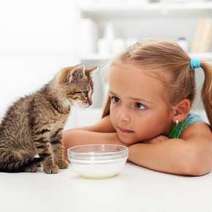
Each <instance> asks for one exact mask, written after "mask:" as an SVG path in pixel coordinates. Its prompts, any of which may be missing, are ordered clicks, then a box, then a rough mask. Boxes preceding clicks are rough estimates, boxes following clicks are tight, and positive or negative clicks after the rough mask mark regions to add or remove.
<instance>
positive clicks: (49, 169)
mask: <svg viewBox="0 0 212 212" xmlns="http://www.w3.org/2000/svg"><path fill="white" fill-rule="evenodd" d="M43 171H44V172H45V173H46V174H57V173H58V172H59V168H58V166H57V165H56V164H55V165H44V166H43Z"/></svg>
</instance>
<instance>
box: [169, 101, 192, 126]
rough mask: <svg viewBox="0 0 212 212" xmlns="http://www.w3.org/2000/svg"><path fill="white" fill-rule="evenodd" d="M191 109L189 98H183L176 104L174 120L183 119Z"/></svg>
mask: <svg viewBox="0 0 212 212" xmlns="http://www.w3.org/2000/svg"><path fill="white" fill-rule="evenodd" d="M190 109H191V101H190V100H189V99H183V100H181V101H180V102H179V103H178V104H177V105H175V106H174V115H173V122H176V121H179V122H180V121H183V120H184V119H185V118H186V117H187V115H188V113H189V112H190Z"/></svg>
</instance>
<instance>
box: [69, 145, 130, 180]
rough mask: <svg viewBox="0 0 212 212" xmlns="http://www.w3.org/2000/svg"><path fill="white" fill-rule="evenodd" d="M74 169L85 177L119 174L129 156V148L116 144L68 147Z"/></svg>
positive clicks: (104, 176) (103, 176) (106, 176)
mask: <svg viewBox="0 0 212 212" xmlns="http://www.w3.org/2000/svg"><path fill="white" fill-rule="evenodd" d="M68 157H69V160H70V162H71V167H72V169H73V170H74V171H75V172H76V173H77V174H79V175H80V176H81V177H85V178H96V179H97V178H108V177H113V176H115V175H118V174H119V173H120V172H121V170H122V169H123V168H124V166H125V164H126V161H127V158H128V148H127V147H126V146H123V145H115V144H88V145H78V146H74V147H71V148H69V149H68Z"/></svg>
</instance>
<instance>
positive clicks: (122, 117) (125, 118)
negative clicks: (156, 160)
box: [119, 110, 131, 123]
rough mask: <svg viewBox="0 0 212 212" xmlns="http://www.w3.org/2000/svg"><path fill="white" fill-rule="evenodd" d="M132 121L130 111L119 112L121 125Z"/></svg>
mask: <svg viewBox="0 0 212 212" xmlns="http://www.w3.org/2000/svg"><path fill="white" fill-rule="evenodd" d="M130 120H131V118H130V114H129V112H128V111H126V110H120V111H119V121H120V122H121V123H129V122H130Z"/></svg>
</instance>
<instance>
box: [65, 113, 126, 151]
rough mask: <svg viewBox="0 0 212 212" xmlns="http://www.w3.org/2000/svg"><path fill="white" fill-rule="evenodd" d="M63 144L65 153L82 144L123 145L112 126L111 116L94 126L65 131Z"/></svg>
mask: <svg viewBox="0 0 212 212" xmlns="http://www.w3.org/2000/svg"><path fill="white" fill-rule="evenodd" d="M62 143H63V145H64V147H65V153H67V149H68V148H70V147H72V146H75V145H80V144H105V143H107V144H122V143H121V142H120V140H119V139H118V137H117V134H116V133H115V130H114V128H113V127H112V125H111V122H110V119H109V116H107V117H105V118H103V119H102V120H100V121H99V122H98V123H97V124H95V125H93V126H90V127H84V128H76V129H70V130H66V131H64V132H63V138H62ZM122 145H123V144H122Z"/></svg>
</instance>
